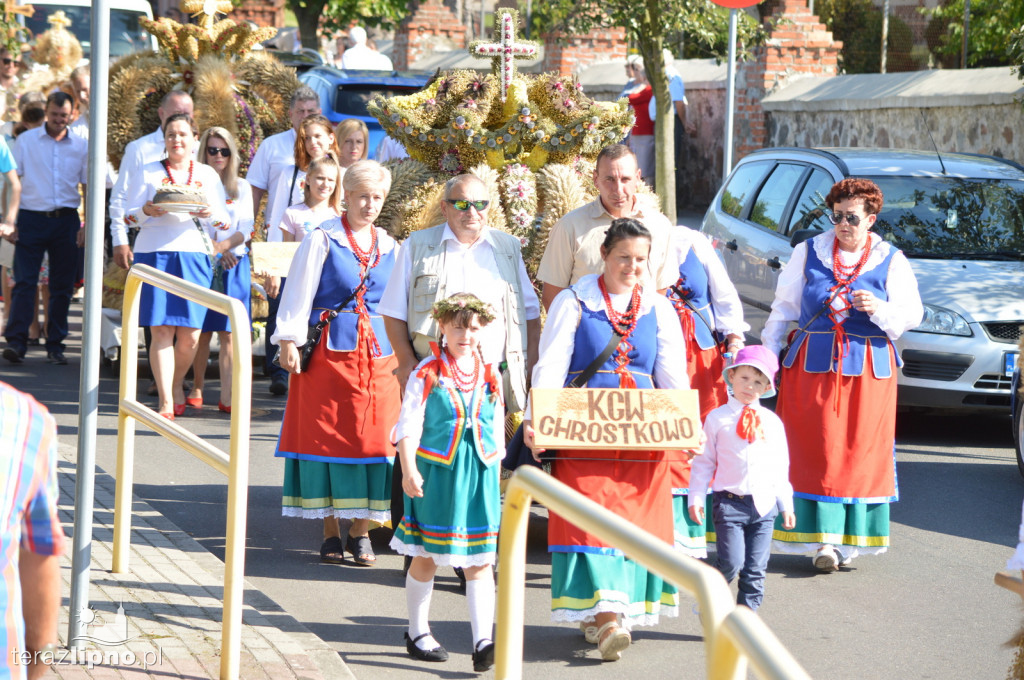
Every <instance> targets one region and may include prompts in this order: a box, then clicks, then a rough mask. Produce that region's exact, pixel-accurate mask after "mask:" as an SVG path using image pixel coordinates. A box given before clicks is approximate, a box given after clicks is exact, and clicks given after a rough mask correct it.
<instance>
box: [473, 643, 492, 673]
mask: <svg viewBox="0 0 1024 680" xmlns="http://www.w3.org/2000/svg"><path fill="white" fill-rule="evenodd" d="M492 666H494V643H493V642H491V641H490V640H488V641H487V644H486V645H484V646H483V647H481V648H480V649H478V650H476V651H475V652H473V670H474V671H476V672H477V673H483V672H484V671H489V670H490V669H491V667H492Z"/></svg>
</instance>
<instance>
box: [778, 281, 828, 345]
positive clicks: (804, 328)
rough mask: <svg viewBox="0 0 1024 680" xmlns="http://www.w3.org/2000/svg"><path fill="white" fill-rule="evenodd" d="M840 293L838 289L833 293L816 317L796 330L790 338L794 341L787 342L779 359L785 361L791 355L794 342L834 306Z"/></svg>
mask: <svg viewBox="0 0 1024 680" xmlns="http://www.w3.org/2000/svg"><path fill="white" fill-rule="evenodd" d="M839 291H840V289H836V290H835V291H834V292H833V293H832V295H830V296H829V297H828V300H825V304H824V305H822V306H821V309H819V310H818V312H817V313H816V314H815V315H814V316H812V317H811V318H810V319H808V320H807V323H805V324H804V325H803V326H800V328H798V329H796V331H794V332H793V334H792V335H791V336H790V337H791V338H792V340H790V341H789V342H787V343H786V344H785V345H784V346H783V347H782V351H781V352H779V358H780V359H785V358H786V355H787V354H789V348H790V347H792V346H793V341H794V340H796V339H797V338H799V337H800V335H801V334H803V333H806V332H807V329H808V328H810V327H811V324H812V323H814V322H815V321H817V320H818V317H819V316H821V315H822V314H824V313H825V310H827V309H828V308H829V307H831V306H832V302H833V301H834V300H835V299H836V297H838V295H839Z"/></svg>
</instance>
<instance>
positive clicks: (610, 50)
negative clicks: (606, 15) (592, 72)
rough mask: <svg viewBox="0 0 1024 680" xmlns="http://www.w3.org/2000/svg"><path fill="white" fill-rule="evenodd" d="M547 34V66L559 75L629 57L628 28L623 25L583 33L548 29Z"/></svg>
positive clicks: (577, 71)
mask: <svg viewBox="0 0 1024 680" xmlns="http://www.w3.org/2000/svg"><path fill="white" fill-rule="evenodd" d="M543 38H544V66H543V70H544V71H554V72H555V73H558V74H559V75H573V74H579V73H580V71H582V70H583V69H585V68H587V67H588V66H590V65H592V64H595V63H597V62H604V61H613V60H616V59H621V60H623V62H625V59H626V29H624V28H621V27H618V28H597V29H594V30H592V31H591V32H590V33H587V34H586V35H581V36H567V35H565V34H564V33H547V34H545V35H544V36H543ZM623 80H625V78H623Z"/></svg>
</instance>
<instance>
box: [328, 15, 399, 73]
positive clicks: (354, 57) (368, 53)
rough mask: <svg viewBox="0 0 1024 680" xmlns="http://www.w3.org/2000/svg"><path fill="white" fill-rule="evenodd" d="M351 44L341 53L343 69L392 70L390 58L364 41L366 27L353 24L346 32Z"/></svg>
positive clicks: (393, 68) (392, 65)
mask: <svg viewBox="0 0 1024 680" xmlns="http://www.w3.org/2000/svg"><path fill="white" fill-rule="evenodd" d="M348 37H349V40H351V41H352V45H351V46H350V47H349V48H348V49H347V50H345V53H344V54H343V55H341V67H342V68H345V69H366V70H369V71H394V70H395V67H394V64H392V63H391V59H389V58H388V57H387V56H385V55H383V54H381V53H380V52H378V51H377V50H375V49H372V48H371V47H370V46H369V45H367V43H366V29H365V28H363V27H362V26H353V27H352V28H351V29H349V32H348Z"/></svg>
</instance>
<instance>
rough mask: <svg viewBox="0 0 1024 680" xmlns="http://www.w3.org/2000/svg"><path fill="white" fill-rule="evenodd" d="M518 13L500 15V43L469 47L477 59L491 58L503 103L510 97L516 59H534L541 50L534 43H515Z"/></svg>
mask: <svg viewBox="0 0 1024 680" xmlns="http://www.w3.org/2000/svg"><path fill="white" fill-rule="evenodd" d="M517 17H518V12H516V11H515V10H511V9H503V10H500V11H499V13H498V17H497V19H498V22H497V28H496V29H495V31H496V32H497V33H498V36H499V37H498V41H497V42H491V43H485V42H483V41H477V42H474V43H473V44H471V45H470V46H469V51H470V53H471V54H473V55H474V56H477V57H484V58H487V57H490V59H491V69H492V70H493V72H494V75H495V76H497V78H498V82H499V83H500V84H501V101H505V98H506V96H507V95H508V88H509V86H510V85H511V84H512V79H513V78H515V75H516V67H515V60H516V59H532V58H533V57H536V56H537V51H538V49H539V47H538V45H537V43H535V42H533V41H528V42H522V43H517V42H516V41H515V27H516V19H517Z"/></svg>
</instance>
